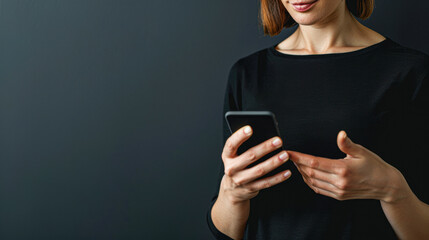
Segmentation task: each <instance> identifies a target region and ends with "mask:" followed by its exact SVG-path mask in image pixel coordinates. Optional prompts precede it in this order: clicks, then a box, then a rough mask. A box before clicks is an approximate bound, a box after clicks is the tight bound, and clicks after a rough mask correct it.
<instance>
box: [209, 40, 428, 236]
mask: <svg viewBox="0 0 429 240" xmlns="http://www.w3.org/2000/svg"><path fill="white" fill-rule="evenodd" d="M276 45H277V44H275V45H272V46H270V47H267V48H265V49H261V50H258V51H256V52H253V53H251V54H249V55H247V56H245V57H242V58H240V59H238V60H237V61H236V62H235V63H234V64H233V65H232V67H231V69H230V71H229V76H228V81H227V84H226V91H225V98H224V108H223V114H225V112H227V111H229V110H235V111H248V110H249V111H258V110H261V111H266V110H268V111H272V112H273V113H274V114H275V115H276V118H277V120H278V124H279V129H280V134H281V137H282V140H283V145H284V148H285V149H286V150H294V151H299V152H303V153H308V154H312V155H316V156H321V157H327V158H343V157H345V154H344V153H343V152H341V151H340V149H339V148H338V146H337V142H336V139H337V134H338V132H339V131H340V130H345V131H346V132H347V134H348V136H349V137H350V138H351V139H352V140H353V141H354V142H355V143H358V144H360V145H362V146H364V147H366V148H368V149H369V150H371V151H372V152H374V153H376V154H377V155H378V156H380V157H381V158H382V159H383V160H384V161H386V162H387V163H389V164H390V165H392V166H394V167H395V168H397V169H398V170H399V171H401V173H402V174H403V175H404V177H405V179H406V180H407V182H408V184H409V186H410V187H411V189H412V190H413V192H414V193H415V194H416V196H417V197H418V198H419V199H420V200H421V201H423V202H425V203H429V178H428V177H427V168H426V167H425V166H427V165H429V164H428V162H429V154H425V153H427V149H428V147H429V125H428V124H429V55H427V54H426V53H423V52H421V51H419V50H416V49H411V48H408V47H405V46H402V45H400V44H399V43H397V42H395V41H393V40H392V39H390V38H389V37H386V39H385V40H383V41H381V42H379V43H376V44H374V45H371V46H369V47H366V48H362V49H359V50H356V51H352V52H345V53H328V54H316V55H291V54H285V53H281V52H279V51H277V50H276V49H275V46H276ZM220 117H222V121H223V143H225V142H226V140H227V138H228V137H229V136H230V135H231V133H230V132H229V129H228V126H227V123H226V121H225V118H224V115H222V116H220ZM218 161H219V164H220V168H219V176H218V179H216V181H217V188H216V189H215V191H214V194H213V197H212V199H211V202H210V204H209V208H208V210H207V224H208V226H209V228H210V230H211V232H212V233H213V236H214V237H215V238H216V239H231V238H229V237H228V236H226V235H225V234H223V233H222V232H220V231H219V230H218V229H217V228H216V227H215V226H214V224H213V222H212V219H211V208H212V206H213V204H214V202H215V200H216V198H217V194H218V191H219V184H220V181H221V178H222V176H223V174H224V168H223V162H222V160H221V158H220V157H219V159H218ZM288 168H290V169H291V171H292V176H291V178H289V179H288V180H286V181H284V182H282V183H280V184H278V185H275V186H273V187H271V188H268V189H263V190H261V191H260V193H259V194H258V195H257V196H256V197H254V198H252V199H251V200H250V202H251V203H250V216H249V219H248V221H247V226H246V230H245V237H244V239H311V240H316V239H397V237H396V235H395V233H394V231H393V228H392V227H391V225H390V224H389V222H388V220H387V218H386V216H385V215H384V213H383V210H382V208H381V205H380V201H379V200H375V199H356V200H344V201H339V200H336V199H333V198H330V197H327V196H324V195H320V194H316V193H315V192H314V191H313V190H312V189H311V188H309V187H308V186H307V185H306V184H305V183H304V181H303V179H302V177H301V175H300V173H299V172H298V170H297V169H296V168H295V167H294V165H293V164H289V165H288ZM428 226H429V225H428Z"/></svg>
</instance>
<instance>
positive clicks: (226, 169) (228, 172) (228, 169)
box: [224, 167, 233, 176]
mask: <svg viewBox="0 0 429 240" xmlns="http://www.w3.org/2000/svg"><path fill="white" fill-rule="evenodd" d="M232 171H233V169H232V167H225V171H224V172H225V175H227V176H231V175H232Z"/></svg>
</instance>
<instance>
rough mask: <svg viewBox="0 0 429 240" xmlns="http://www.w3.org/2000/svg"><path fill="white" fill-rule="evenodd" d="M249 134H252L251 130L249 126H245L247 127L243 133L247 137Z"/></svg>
mask: <svg viewBox="0 0 429 240" xmlns="http://www.w3.org/2000/svg"><path fill="white" fill-rule="evenodd" d="M250 132H252V129H251V128H250V127H249V126H247V127H245V128H244V133H245V134H246V135H249V134H250Z"/></svg>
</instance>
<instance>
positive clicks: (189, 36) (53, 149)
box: [0, 0, 429, 239]
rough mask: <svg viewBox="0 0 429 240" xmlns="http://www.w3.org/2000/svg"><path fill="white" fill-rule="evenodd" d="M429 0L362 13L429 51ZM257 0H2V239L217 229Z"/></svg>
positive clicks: (186, 235)
mask: <svg viewBox="0 0 429 240" xmlns="http://www.w3.org/2000/svg"><path fill="white" fill-rule="evenodd" d="M428 6H429V4H428V3H427V2H425V1H419V2H418V3H413V4H410V3H408V2H407V1H400V0H389V1H377V2H376V8H375V11H374V13H373V15H372V16H371V18H370V19H369V20H367V21H364V22H363V23H364V24H365V25H366V26H368V27H370V28H372V29H374V30H375V31H377V32H379V33H381V34H383V35H386V36H389V37H390V38H392V39H393V40H395V41H397V42H399V43H401V44H403V45H406V46H409V47H412V48H416V49H419V50H421V51H424V52H426V53H428V52H429V46H428V45H427V42H429V34H428V30H427V18H425V16H424V14H425V13H427V10H428V9H429V8H428ZM258 7H259V2H258V1H256V0H253V1H248V0H235V1H197V0H189V1H171V0H163V1H137V0H136V1H131V0H121V1H119V0H117V1H113V0H69V1H65V0H63V1H60V0H43V1H36V0H32V1H30V0H27V1H23V0H2V1H0V31H1V34H0V114H1V117H0V239H211V237H210V234H209V231H208V228H207V227H206V220H205V213H206V210H207V207H208V203H209V199H210V197H211V194H212V193H213V188H214V186H215V184H216V182H215V180H216V175H217V170H218V166H219V165H218V164H219V161H221V158H220V154H221V150H222V147H223V146H221V142H222V141H221V139H222V135H221V133H222V129H221V127H222V126H221V123H222V119H223V116H222V104H223V102H222V101H223V94H224V89H225V84H226V80H227V73H228V71H229V68H230V66H231V64H232V63H233V62H234V61H235V60H237V58H239V57H242V56H244V55H247V54H250V53H251V52H253V51H256V50H259V49H261V48H265V47H268V46H270V45H272V44H274V43H276V42H279V41H281V40H283V39H284V38H286V37H287V36H288V35H289V34H290V33H291V31H292V29H289V30H284V31H283V32H282V33H281V34H280V35H279V36H277V37H273V38H271V37H268V36H263V32H262V27H261V26H260V25H258V19H257V15H258Z"/></svg>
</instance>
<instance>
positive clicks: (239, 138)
mask: <svg viewBox="0 0 429 240" xmlns="http://www.w3.org/2000/svg"><path fill="white" fill-rule="evenodd" d="M247 127H249V128H250V132H248V134H247V133H246V132H245V130H247V129H248V128H247ZM252 133H253V131H252V128H251V127H250V126H249V125H246V126H243V127H242V128H240V129H238V130H237V131H235V132H234V133H233V134H232V135H231V136H230V137H229V138H228V139H227V140H226V142H225V146H224V147H223V151H222V158H224V157H228V158H232V157H235V154H236V153H237V149H238V148H239V147H240V145H241V144H243V142H244V141H246V140H247V139H249V137H250V136H251V135H252Z"/></svg>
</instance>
